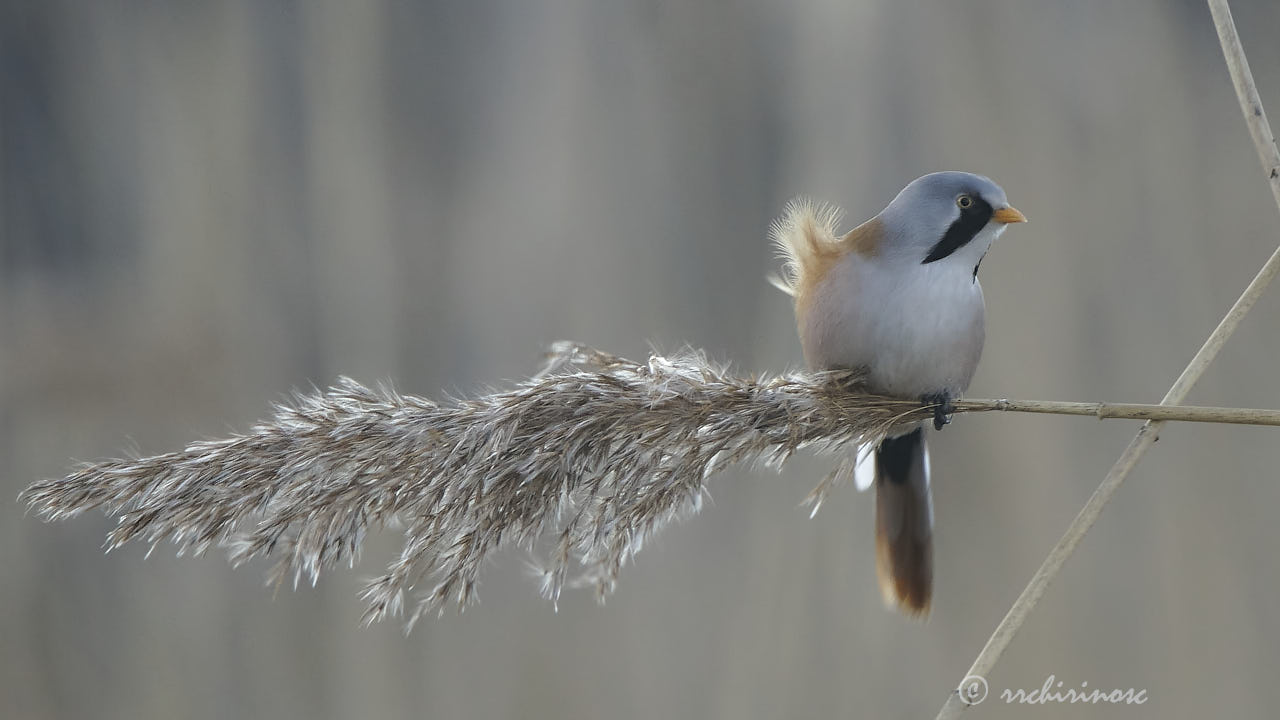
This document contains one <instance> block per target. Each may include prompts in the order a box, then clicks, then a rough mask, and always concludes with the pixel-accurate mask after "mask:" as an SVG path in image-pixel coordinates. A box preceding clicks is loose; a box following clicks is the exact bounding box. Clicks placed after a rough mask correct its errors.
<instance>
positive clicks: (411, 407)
mask: <svg viewBox="0 0 1280 720" xmlns="http://www.w3.org/2000/svg"><path fill="white" fill-rule="evenodd" d="M550 360H551V361H550V363H549V364H548V368H547V369H546V370H544V371H543V372H542V373H540V374H539V375H538V376H535V377H534V378H533V379H531V380H528V381H525V382H523V383H520V384H518V385H516V386H515V387H513V388H511V389H508V390H501V391H497V392H493V393H491V394H487V395H483V396H480V397H476V398H473V399H466V400H454V401H449V402H442V403H437V402H433V401H431V400H427V399H424V398H420V397H414V396H411V395H402V394H399V393H397V392H395V391H394V390H392V389H389V388H380V389H378V390H373V389H370V388H367V387H364V386H362V385H360V384H358V383H356V382H355V381H353V380H350V379H347V378H342V379H340V380H339V381H338V383H337V384H336V385H334V386H333V387H331V388H329V389H328V390H327V391H324V392H317V393H314V394H309V395H298V396H296V397H295V398H294V399H293V400H292V402H290V403H288V404H282V405H279V406H277V407H276V408H275V416H274V418H272V419H271V420H269V421H265V422H262V423H260V424H258V425H256V426H254V427H253V428H252V429H251V430H250V431H249V432H248V433H247V434H244V435H237V436H233V437H231V438H228V439H224V440H214V441H205V442H195V443H192V444H191V445H189V446H187V448H186V449H184V450H182V451H180V452H174V453H168V454H164V455H157V456H154V457H145V458H136V459H117V460H107V461H105V462H99V463H94V464H88V465H84V466H81V467H79V468H78V469H76V470H75V471H74V472H72V473H71V474H70V475H68V476H67V477H65V478H62V479H54V480H47V481H44V482H41V483H37V484H35V485H33V486H32V487H30V488H28V489H27V490H26V491H25V492H24V493H23V500H24V501H25V502H26V503H27V504H28V506H29V507H30V508H32V509H34V510H35V511H36V512H38V513H39V514H40V515H41V516H42V517H44V518H45V519H48V520H60V519H64V518H68V517H74V516H76V515H78V514H79V513H81V512H84V511H85V510H89V509H92V508H102V509H103V510H104V511H105V512H107V513H109V514H113V515H114V514H119V519H118V524H117V526H116V527H115V528H114V529H113V530H112V531H111V533H110V534H109V535H108V538H107V542H106V546H107V548H108V549H111V548H115V547H118V546H120V545H122V544H124V543H126V542H129V541H131V540H137V539H141V540H144V541H146V542H148V543H150V544H151V545H152V549H154V547H155V545H156V544H157V543H159V542H160V541H162V540H164V539H165V538H169V539H170V540H172V541H173V542H174V543H175V544H177V546H178V548H179V550H178V554H179V555H181V554H184V553H187V552H192V553H195V554H200V553H203V552H205V551H206V550H207V549H208V548H209V547H211V546H214V545H217V546H225V547H227V548H229V550H230V556H231V562H232V563H233V564H235V565H239V564H241V563H243V562H246V561H248V560H250V559H253V558H256V557H260V556H274V557H276V558H278V562H277V563H276V564H275V566H274V567H273V569H272V570H271V572H270V579H271V580H272V581H273V582H282V581H285V580H287V579H289V578H290V577H292V582H293V584H294V586H295V587H296V585H297V584H298V582H299V581H300V580H301V579H303V578H308V579H310V581H311V582H312V583H313V584H314V583H315V582H316V580H317V579H318V577H319V576H320V573H321V571H322V570H324V569H327V568H330V567H333V566H335V565H337V564H338V563H340V562H347V563H349V564H354V563H355V561H356V560H357V559H358V556H359V553H360V549H361V544H362V542H363V540H364V536H365V533H366V532H367V531H368V530H369V529H370V528H376V527H379V526H385V525H401V524H402V525H403V530H404V536H405V539H404V547H403V549H402V550H401V551H400V554H399V557H397V558H396V559H395V560H394V561H393V562H392V563H391V564H390V566H389V567H388V568H387V571H386V572H385V573H384V574H383V575H382V576H381V577H378V578H376V579H374V580H373V581H372V582H371V583H370V584H369V585H367V586H366V588H365V590H364V598H365V599H366V600H367V602H368V609H367V611H366V613H365V616H364V620H365V622H373V621H376V620H381V619H383V618H385V617H386V616H387V615H390V614H399V613H402V612H406V608H405V596H406V593H408V592H410V591H412V590H413V589H414V587H415V586H416V585H417V584H418V583H420V582H422V581H423V580H424V578H430V579H431V581H432V583H433V585H432V588H431V590H430V591H429V592H425V593H421V594H419V595H417V596H416V597H414V598H413V600H412V603H413V605H412V607H411V608H408V609H407V618H408V626H407V627H408V628H412V626H413V623H414V622H415V621H416V620H417V619H418V618H419V617H420V616H421V615H422V613H423V612H425V611H428V610H433V609H438V610H441V611H442V610H443V607H444V606H445V605H446V604H447V603H449V602H450V601H453V602H456V603H458V604H459V605H465V604H467V603H468V602H469V601H471V600H472V599H473V597H474V594H475V587H476V580H477V576H478V574H479V572H480V568H481V566H482V565H483V564H484V561H485V559H486V558H488V557H489V556H490V555H491V554H492V553H493V552H494V551H496V550H498V549H499V548H501V547H503V546H506V545H515V546H518V547H521V548H525V549H527V550H529V551H532V552H535V553H536V552H537V551H538V550H542V554H543V555H547V556H548V557H547V559H546V561H545V562H543V563H541V565H540V568H539V572H540V574H541V578H542V592H543V594H544V595H545V596H546V597H548V598H550V599H552V600H553V601H554V600H556V599H557V598H558V597H559V594H560V591H561V589H562V587H563V586H564V585H565V582H566V576H567V573H568V571H569V568H570V566H571V565H573V564H575V563H576V564H578V565H580V566H581V569H582V571H583V572H582V579H583V580H584V581H586V582H588V583H589V584H593V585H594V586H595V589H596V592H597V594H598V595H599V597H600V598H602V599H603V597H604V596H605V595H607V594H608V593H609V592H610V591H612V589H613V587H614V584H615V581H616V579H617V577H618V573H619V571H620V570H621V568H622V567H623V566H624V565H625V564H626V562H627V560H628V559H629V558H631V557H632V556H633V555H635V553H637V552H638V551H639V550H640V549H641V547H642V546H643V544H644V542H645V540H646V539H647V538H648V537H650V536H651V535H652V534H653V533H655V532H657V531H658V530H659V529H661V528H662V527H663V526H664V525H665V524H667V523H668V522H670V521H671V520H672V519H674V518H677V517H680V516H682V515H685V514H689V513H693V512H696V511H697V510H698V508H699V507H700V506H701V504H702V501H703V499H704V497H705V496H706V493H707V486H706V482H707V479H708V478H709V477H710V476H711V475H713V474H714V473H716V472H718V471H720V470H721V469H723V468H725V467H727V466H729V465H732V464H735V463H745V462H760V463H763V464H765V465H768V466H771V467H777V466H779V465H781V464H782V463H783V462H784V461H785V460H786V459H788V458H789V457H791V456H792V454H793V453H795V452H796V451H797V450H799V449H801V448H805V447H808V448H814V449H817V450H819V451H834V450H837V449H839V448H841V447H842V446H845V445H847V444H849V443H857V444H861V443H865V442H870V441H874V440H876V439H878V438H879V437H881V436H883V435H884V433H885V432H886V431H888V430H890V429H891V428H892V427H894V426H896V425H899V424H902V423H906V422H918V421H920V420H923V419H926V418H928V417H931V416H932V411H931V410H930V409H929V408H927V407H923V406H921V405H920V404H919V403H916V402H912V401H903V400H891V399H887V398H882V397H878V396H875V395H871V394H868V393H867V392H866V391H865V390H864V389H863V388H862V386H861V384H860V380H861V375H860V374H859V373H857V372H852V371H833V372H823V373H792V374H787V375H782V376H777V377H752V378H745V379H744V378H738V377H734V376H732V375H731V374H730V373H729V372H728V371H727V368H726V367H724V366H722V365H718V364H715V363H713V362H710V361H708V359H707V358H706V357H705V356H704V355H702V354H699V353H696V352H693V351H686V352H683V353H680V354H677V355H674V356H670V357H666V356H661V355H657V354H654V355H652V356H651V357H650V358H649V360H648V362H647V363H637V362H631V361H628V360H624V359H622V358H618V357H614V356H611V355H608V354H605V353H603V352H600V351H597V350H593V349H590V348H587V347H583V346H580V345H574V344H570V343H560V344H557V345H556V346H554V347H553V349H552V351H551V355H550ZM851 473H852V462H851V460H850V459H848V458H846V459H845V460H843V461H842V462H841V463H840V464H839V466H838V467H837V469H836V471H835V472H833V473H832V474H831V475H830V476H828V477H827V478H826V480H824V481H823V482H822V483H821V484H820V485H819V486H818V487H817V488H816V489H815V490H814V491H813V493H811V494H810V497H809V498H808V499H809V501H810V503H811V504H812V505H813V507H814V510H815V511H816V509H817V506H819V505H820V504H821V502H822V500H823V498H824V497H825V495H826V493H827V491H828V490H829V489H830V488H831V487H832V486H833V485H835V484H837V483H838V482H840V481H841V480H843V479H844V478H845V477H847V476H849V475H851Z"/></svg>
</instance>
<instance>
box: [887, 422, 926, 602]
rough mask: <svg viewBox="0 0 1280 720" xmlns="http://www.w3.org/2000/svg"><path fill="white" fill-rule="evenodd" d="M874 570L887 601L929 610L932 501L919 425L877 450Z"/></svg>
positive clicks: (888, 439)
mask: <svg viewBox="0 0 1280 720" xmlns="http://www.w3.org/2000/svg"><path fill="white" fill-rule="evenodd" d="M875 486H876V574H877V575H878V576H879V578H880V592H881V593H882V594H883V595H884V600H885V604H886V605H893V606H896V607H897V608H898V609H900V610H901V611H902V612H904V613H906V614H908V615H916V616H924V615H928V614H929V602H930V600H931V598H932V594H933V500H932V498H931V497H930V492H929V450H928V448H926V447H925V441H924V428H923V427H918V428H916V429H915V430H913V431H911V432H909V433H907V434H905V435H899V436H897V437H892V438H886V439H885V440H884V442H883V443H881V445H880V447H879V448H877V449H876V473H875Z"/></svg>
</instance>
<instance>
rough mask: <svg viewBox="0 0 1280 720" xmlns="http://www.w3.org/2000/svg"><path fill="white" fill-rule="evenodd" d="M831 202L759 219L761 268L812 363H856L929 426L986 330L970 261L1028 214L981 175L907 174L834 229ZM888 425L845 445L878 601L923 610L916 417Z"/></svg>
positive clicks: (967, 371)
mask: <svg viewBox="0 0 1280 720" xmlns="http://www.w3.org/2000/svg"><path fill="white" fill-rule="evenodd" d="M840 220H841V213H840V211H839V210H838V209H836V208H834V207H832V206H829V205H822V204H818V203H815V202H813V201H811V200H807V199H804V198H799V199H796V200H792V201H791V202H790V203H788V204H787V206H786V208H785V209H784V211H783V214H782V216H781V217H780V218H779V219H778V220H776V221H775V222H774V223H773V225H772V226H771V228H770V235H771V237H772V240H773V243H774V245H775V246H776V249H777V250H778V253H779V255H780V257H781V259H782V260H783V261H784V265H783V274H782V275H781V276H774V277H772V278H770V279H771V281H772V282H773V283H774V284H775V285H777V286H778V287H779V288H780V289H782V290H783V291H784V292H787V293H788V294H790V295H792V296H793V298H794V303H795V318H796V327H797V331H798V334H799V336H800V344H801V348H802V350H803V353H804V358H805V363H806V364H807V366H808V367H809V368H810V369H811V370H831V369H861V370H864V371H865V373H866V375H865V378H866V379H865V382H866V386H867V389H868V390H870V391H871V392H874V393H878V394H883V395H887V396H891V397H898V398H909V399H916V400H920V401H921V402H924V403H927V404H931V405H934V406H935V415H934V417H933V420H932V424H933V425H934V429H935V430H941V429H942V427H943V426H944V425H945V424H947V423H948V422H949V421H950V416H951V414H952V412H953V411H954V405H953V402H954V400H955V399H957V398H958V397H960V395H961V394H962V393H964V392H965V391H966V390H967V389H968V387H969V382H970V380H972V379H973V374H974V371H975V370H976V369H977V367H978V360H979V358H980V357H981V355H982V346H983V343H984V341H985V338H986V318H985V315H986V306H985V301H984V300H983V295H982V285H981V284H980V283H979V282H978V267H979V266H980V265H981V264H982V260H983V258H984V257H986V254H987V251H988V250H989V249H990V248H991V244H992V243H993V242H994V241H995V240H996V238H998V237H1000V235H1001V234H1002V233H1003V232H1004V231H1005V229H1006V228H1007V227H1008V226H1009V225H1011V224H1014V223H1022V222H1026V220H1027V218H1026V216H1025V215H1023V214H1022V213H1021V212H1019V211H1018V210H1017V209H1016V208H1014V207H1013V206H1012V205H1010V204H1009V201H1008V199H1007V198H1006V196H1005V192H1004V190H1003V189H1001V187H1000V186H999V185H997V184H996V183H994V182H992V181H991V180H990V179H988V178H986V177H983V176H981V175H975V174H972V173H966V172H936V173H931V174H928V175H924V176H922V177H919V178H917V179H915V180H913V181H911V182H910V183H909V184H908V185H907V186H906V187H905V188H903V189H902V191H901V192H899V193H898V194H897V196H896V197H894V198H893V200H892V201H891V202H890V203H889V204H888V205H887V206H886V207H885V208H884V209H883V210H881V211H880V213H879V214H878V215H876V216H875V217H873V218H871V219H870V220H867V221H866V222H864V223H862V224H861V225H858V226H857V227H855V228H853V229H852V230H850V231H849V232H847V233H845V234H844V235H842V236H837V234H836V233H837V226H838V225H839V223H840ZM927 424H928V422H927V421H926V422H924V423H920V424H919V425H917V426H916V427H914V428H909V429H906V430H895V431H894V432H895V434H894V435H892V436H889V437H885V438H884V439H883V440H881V441H880V442H879V444H878V445H877V446H875V447H871V446H869V445H868V446H864V447H863V448H860V450H859V452H858V455H857V461H856V462H857V465H856V469H855V479H856V482H857V484H858V486H859V488H860V489H865V488H866V487H867V486H869V485H874V487H875V498H876V511H875V525H876V532H875V536H876V575H877V577H878V579H879V585H880V590H881V594H882V595H883V599H884V601H885V604H886V605H888V606H890V607H897V608H898V609H899V610H900V611H902V612H903V613H904V614H906V615H908V616H915V617H921V618H923V617H927V615H928V613H929V608H930V605H931V602H932V596H933V501H932V498H931V492H930V477H929V476H930V461H929V451H928V447H927V445H926V438H925V425H927Z"/></svg>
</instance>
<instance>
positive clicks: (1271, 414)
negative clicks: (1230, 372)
mask: <svg viewBox="0 0 1280 720" xmlns="http://www.w3.org/2000/svg"><path fill="white" fill-rule="evenodd" d="M993 411H1003V412H1023V413H1040V414H1048V415H1085V416H1089V417H1095V418H1098V419H1099V420H1110V419H1126V420H1160V421H1183V422H1200V423H1228V424H1232V425H1270V426H1280V410H1260V409H1253V408H1225V407H1199V406H1195V405H1142V404H1138V403H1086V402H1057V401H1051V400H961V401H959V402H957V403H956V412H958V413H964V412H993Z"/></svg>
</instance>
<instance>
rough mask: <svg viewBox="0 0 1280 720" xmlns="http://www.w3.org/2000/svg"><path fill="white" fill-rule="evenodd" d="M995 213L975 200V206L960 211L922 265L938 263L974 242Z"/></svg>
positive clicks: (985, 203)
mask: <svg viewBox="0 0 1280 720" xmlns="http://www.w3.org/2000/svg"><path fill="white" fill-rule="evenodd" d="M993 212H995V211H994V210H992V209H991V204H990V203H988V202H987V201H986V200H983V199H982V198H980V197H976V196H975V197H974V198H973V204H972V205H970V206H969V207H967V208H963V209H961V210H960V217H958V218H956V221H955V222H953V223H951V227H949V228H947V232H946V234H945V235H943V236H942V239H941V240H939V241H938V243H937V244H936V245H934V246H933V248H932V249H930V250H929V254H928V255H926V256H925V259H924V262H923V263H921V264H922V265H928V264H929V263H931V262H936V261H938V260H941V259H942V258H944V257H946V256H948V255H950V254H951V253H953V252H955V251H957V250H959V249H960V248H962V247H964V246H965V245H967V244H969V242H970V241H972V240H973V238H974V236H976V235H977V234H978V231H979V230H981V229H982V228H984V227H986V226H987V223H988V222H990V221H991V214H992V213H993Z"/></svg>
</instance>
